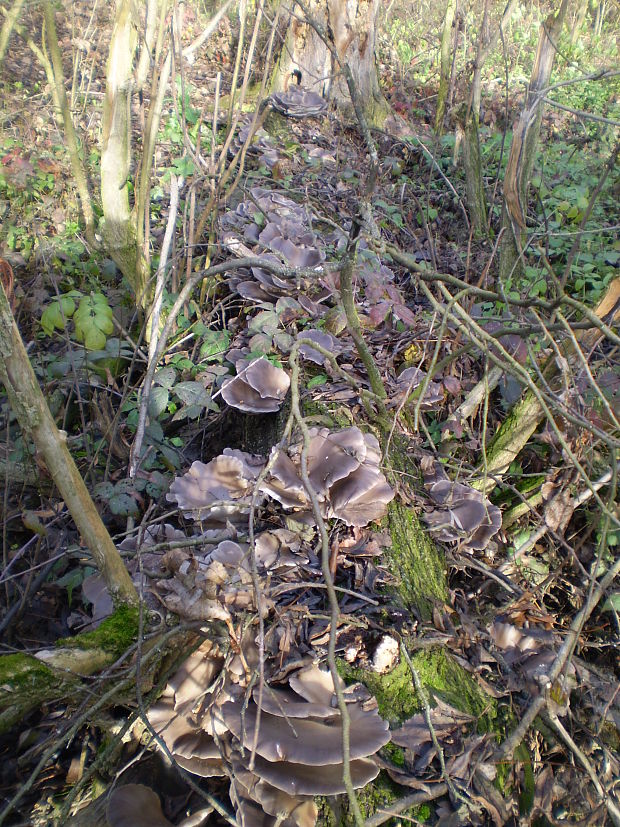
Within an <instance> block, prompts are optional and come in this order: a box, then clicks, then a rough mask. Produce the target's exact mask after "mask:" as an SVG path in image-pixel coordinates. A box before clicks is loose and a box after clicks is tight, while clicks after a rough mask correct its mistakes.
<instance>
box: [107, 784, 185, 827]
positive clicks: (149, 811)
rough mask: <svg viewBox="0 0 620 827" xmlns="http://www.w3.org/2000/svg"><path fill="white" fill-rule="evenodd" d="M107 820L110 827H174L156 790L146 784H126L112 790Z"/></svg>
mask: <svg viewBox="0 0 620 827" xmlns="http://www.w3.org/2000/svg"><path fill="white" fill-rule="evenodd" d="M106 819H107V822H108V824H109V825H110V827H173V825H172V822H171V821H168V819H167V818H166V817H165V815H164V814H163V812H162V809H161V802H160V800H159V796H158V795H157V793H156V792H155V790H152V789H151V788H150V787H145V786H144V784H125V786H124V787H116V789H114V790H112V792H111V793H110V796H109V798H108V803H107V807H106Z"/></svg>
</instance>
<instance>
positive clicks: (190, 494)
mask: <svg viewBox="0 0 620 827" xmlns="http://www.w3.org/2000/svg"><path fill="white" fill-rule="evenodd" d="M264 464H265V462H264V460H263V459H262V457H256V456H254V455H252V454H248V453H247V452H246V451H239V450H237V449H232V448H225V449H224V453H223V454H220V455H219V456H217V457H215V459H212V460H211V462H208V463H204V462H200V461H199V460H196V462H194V463H192V466H191V468H190V469H189V471H188V472H187V473H186V474H183V476H182V477H175V478H174V480H173V481H172V485H171V486H170V490H169V492H168V494H167V495H166V499H167V500H168V502H173V503H176V504H177V505H178V506H179V508H180V509H181V510H182V511H183V512H184V513H185V515H186V516H187V517H190V518H191V519H193V520H200V521H201V523H202V524H203V527H207V528H223V527H225V526H226V524H227V523H229V522H230V523H232V524H233V525H244V524H247V519H248V517H247V515H248V512H249V508H250V502H251V500H252V492H253V490H254V485H255V483H256V480H257V478H258V475H259V474H260V472H261V471H262V470H263V467H264Z"/></svg>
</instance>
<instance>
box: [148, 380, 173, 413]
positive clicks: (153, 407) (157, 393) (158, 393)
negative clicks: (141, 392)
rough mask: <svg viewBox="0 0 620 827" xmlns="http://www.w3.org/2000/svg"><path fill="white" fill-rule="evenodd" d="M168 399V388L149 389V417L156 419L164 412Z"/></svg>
mask: <svg viewBox="0 0 620 827" xmlns="http://www.w3.org/2000/svg"><path fill="white" fill-rule="evenodd" d="M169 399H170V392H169V390H168V388H161V387H153V388H151V393H150V394H149V416H150V417H152V418H153V419H157V417H158V416H159V415H160V414H162V413H163V412H164V411H165V410H166V406H167V405H168V401H169Z"/></svg>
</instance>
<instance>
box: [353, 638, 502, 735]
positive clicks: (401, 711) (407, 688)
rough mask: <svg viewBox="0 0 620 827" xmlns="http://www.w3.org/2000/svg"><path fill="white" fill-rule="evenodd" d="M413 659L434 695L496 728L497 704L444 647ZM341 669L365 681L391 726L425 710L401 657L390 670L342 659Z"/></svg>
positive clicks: (485, 728)
mask: <svg viewBox="0 0 620 827" xmlns="http://www.w3.org/2000/svg"><path fill="white" fill-rule="evenodd" d="M411 661H412V663H413V665H414V666H415V668H416V671H417V673H418V675H419V676H420V680H421V682H422V685H423V686H424V687H425V688H426V690H427V692H428V693H429V695H430V701H431V704H432V702H433V698H435V697H436V698H441V699H442V700H443V701H446V703H449V704H450V705H451V706H454V707H455V708H456V709H460V710H461V711H462V712H468V713H469V714H471V715H474V716H475V717H476V718H478V719H479V720H478V729H479V730H480V731H481V732H487V731H490V730H494V729H496V725H495V724H496V718H497V707H496V704H495V703H494V702H493V701H492V700H491V699H490V698H488V697H487V696H486V695H485V694H484V693H483V692H482V691H481V690H480V689H479V688H478V685H477V683H476V682H475V680H474V679H473V678H472V677H471V675H469V674H468V673H467V672H466V671H465V670H464V669H463V667H462V666H459V664H458V663H456V661H454V660H453V659H452V658H451V657H450V655H449V654H447V653H446V652H444V651H443V650H442V649H432V650H430V651H423V652H416V653H415V654H414V655H413V656H412V658H411ZM338 670H339V672H340V673H341V675H342V676H343V678H344V679H345V680H347V681H348V680H355V681H360V683H363V684H364V686H366V687H367V689H368V690H369V692H371V693H372V694H373V695H374V697H375V698H376V699H377V704H378V706H379V714H380V715H381V717H382V718H384V719H385V720H386V721H389V722H390V724H391V725H392V727H394V726H398V725H399V724H401V723H402V722H403V721H406V720H407V718H411V717H412V715H415V714H416V713H417V712H420V711H421V710H422V704H421V702H420V699H419V697H418V695H417V693H416V690H415V686H414V683H413V678H412V677H411V671H410V670H409V666H408V665H407V663H406V662H405V661H404V660H401V661H400V663H398V664H397V665H396V666H395V667H394V669H392V671H391V672H388V673H387V674H386V675H378V674H377V673H376V672H373V671H371V670H369V669H356V668H353V667H351V666H349V664H347V663H346V662H344V661H342V662H341V663H339V665H338Z"/></svg>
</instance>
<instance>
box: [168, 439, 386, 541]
mask: <svg viewBox="0 0 620 827" xmlns="http://www.w3.org/2000/svg"><path fill="white" fill-rule="evenodd" d="M302 447H303V443H302V442H298V443H296V444H294V445H292V446H291V447H290V448H289V450H288V452H284V451H282V450H279V449H274V451H275V450H277V455H276V456H275V460H274V462H273V464H272V465H271V468H270V471H269V474H268V476H267V478H266V479H265V480H264V481H263V482H262V483H261V484H260V491H261V493H263V494H267V495H268V496H269V497H272V498H273V499H275V500H277V501H278V502H279V503H280V504H281V505H282V506H284V508H285V509H293V510H294V511H295V512H296V517H297V518H298V519H300V520H302V521H303V520H305V519H308V518H310V514H311V510H312V503H311V498H310V496H309V493H308V491H306V488H305V486H304V483H303V480H302V477H301V456H302ZM307 461H308V477H309V481H310V485H311V486H312V489H313V491H314V493H315V494H316V496H317V499H318V502H319V505H320V508H321V513H322V514H323V516H324V517H325V518H327V519H331V518H336V519H339V520H342V521H343V522H344V523H346V524H347V525H351V526H359V527H361V526H366V525H368V524H369V523H370V522H372V521H373V520H379V519H381V517H383V515H384V514H385V511H386V507H387V505H388V503H389V502H390V501H391V500H392V499H393V498H394V491H393V489H392V488H391V487H390V486H389V485H388V482H387V480H386V479H385V477H384V475H383V473H382V471H381V468H380V463H381V449H380V448H379V441H378V440H377V438H376V437H375V436H374V435H373V434H365V433H363V432H362V431H360V429H359V428H356V427H351V428H344V429H343V430H341V431H330V430H329V429H328V428H321V429H318V428H312V429H310V446H309V450H308V457H307ZM264 465H265V461H264V460H263V459H260V458H258V457H253V456H252V455H250V454H245V453H244V452H243V451H231V450H230V449H227V450H226V451H225V452H224V454H223V455H222V456H220V457H216V459H214V460H211V462H209V463H207V464H206V465H205V464H204V463H202V462H194V463H193V465H192V467H191V468H190V470H189V471H188V472H187V473H186V474H184V475H183V476H182V477H176V478H175V480H174V481H173V483H172V485H171V486H170V492H169V494H168V495H167V498H168V500H169V501H170V502H176V503H177V504H178V506H179V508H181V509H182V510H183V511H185V512H187V513H188V514H189V516H191V517H192V518H194V519H200V520H201V521H202V522H203V525H207V526H211V525H213V524H219V525H222V524H224V525H225V523H226V521H227V520H229V521H231V522H234V523H236V524H237V525H241V524H243V523H244V522H246V523H247V512H248V507H249V502H250V499H251V493H252V489H253V487H254V486H255V484H256V481H257V477H258V475H259V474H260V471H261V470H262V469H263V467H264ZM229 499H230V500H231V501H230V502H226V500H229Z"/></svg>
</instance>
